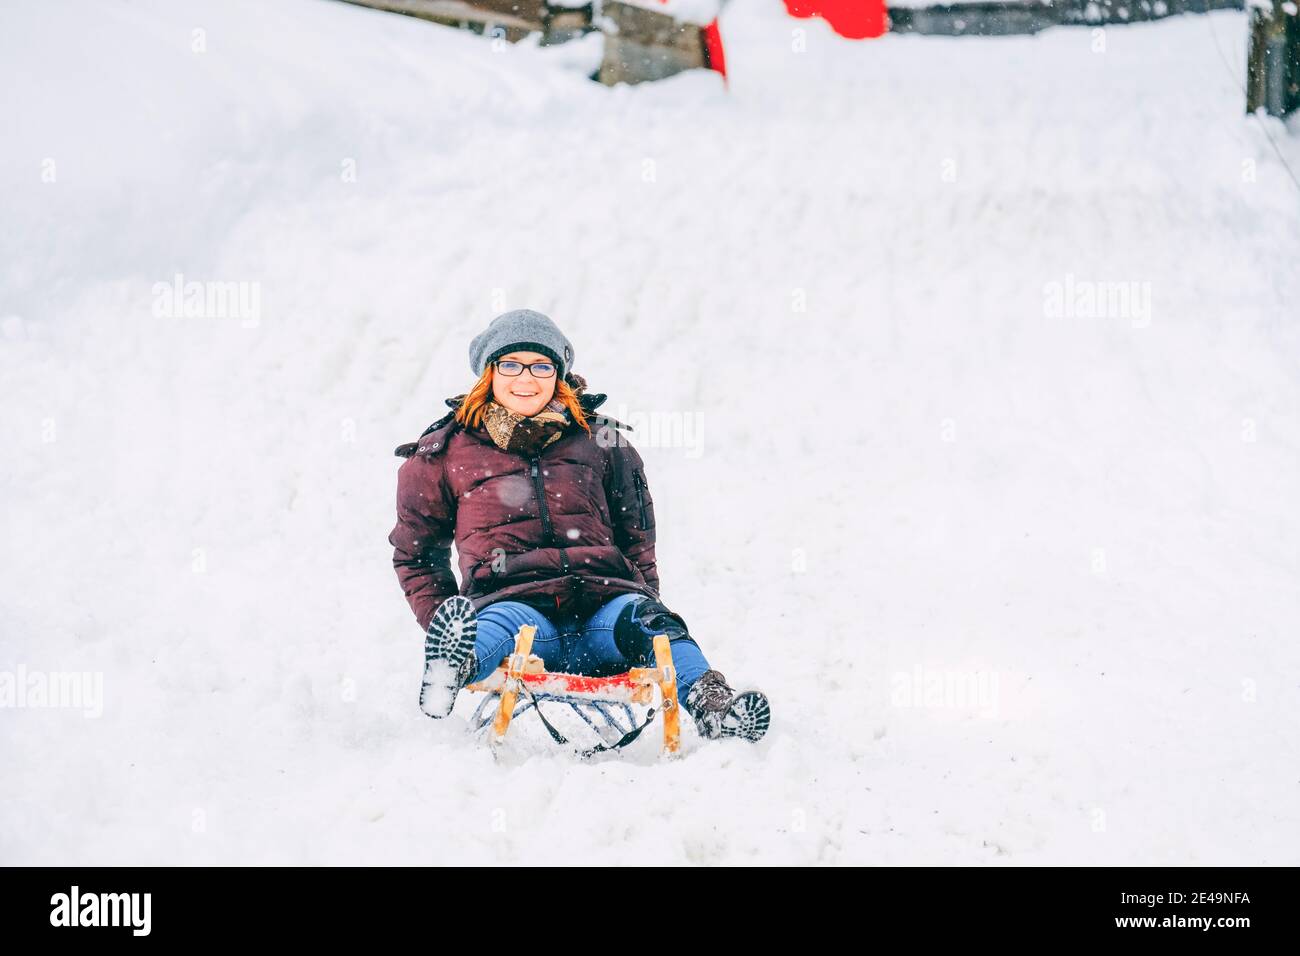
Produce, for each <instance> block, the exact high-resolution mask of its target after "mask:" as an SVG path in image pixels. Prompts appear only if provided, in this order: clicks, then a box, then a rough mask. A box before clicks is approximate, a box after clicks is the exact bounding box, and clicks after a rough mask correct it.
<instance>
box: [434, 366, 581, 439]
mask: <svg viewBox="0 0 1300 956" xmlns="http://www.w3.org/2000/svg"><path fill="white" fill-rule="evenodd" d="M495 370H496V366H494V365H492V364H491V363H489V364H488V367H487V368H485V369H484V370H483V374H482V375H480V376H479V377H478V381H477V382H475V383H474V387H473V388H471V389H470V390H469V393H468V394H466V396H465V399H464V401H462V402H461V403H460V405H459V406H458V407H457V408H456V421H458V422H460V423H461V424H462V425H465V426H466V427H469V428H477V427H478V426H479V425H481V424H483V406H484V405H486V404H487V403H488V399H490V398H491V397H492V375H493V373H494V372H495ZM554 397H555V398H557V399H559V400H560V403H561V404H562V405H563V406H564V407H565V408H567V409H568V410H569V415H570V416H572V418H573V420H574V422H576V423H577V424H578V426H579V427H580V428H582V429H583V431H585V432H586V433H587V434H589V435H590V434H591V426H590V425H588V424H587V416H586V415H585V414H584V413H583V411H582V403H581V402H579V401H578V393H577V391H575V390H574V388H573V386H571V385H570V384H569V383H568V382H566V381H565V380H564V379H560V380H559V381H557V382H556V383H555V395H554Z"/></svg>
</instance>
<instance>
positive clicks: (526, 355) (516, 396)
mask: <svg viewBox="0 0 1300 956" xmlns="http://www.w3.org/2000/svg"><path fill="white" fill-rule="evenodd" d="M497 361H498V362H520V363H522V364H524V365H530V364H532V363H533V362H551V360H550V359H549V358H547V357H546V356H545V355H542V354H541V353H540V352H507V353H506V354H505V355H502V356H501V357H500V358H498V359H497ZM551 364H552V365H554V363H553V362H552V363H551ZM555 381H556V377H555V375H554V374H552V375H551V376H549V377H548V378H534V377H533V372H532V369H528V368H525V369H524V370H523V371H522V372H520V373H519V374H518V375H502V374H501V370H500V369H498V368H496V367H495V366H494V367H493V370H492V397H493V398H494V399H496V403H497V404H498V405H504V406H505V407H506V408H508V409H510V410H511V411H512V412H518V413H519V414H520V415H525V416H528V417H532V416H533V415H536V414H537V413H538V412H540V411H541V410H542V409H543V408H545V407H546V403H547V402H549V401H550V400H551V399H552V398H553V397H554V395H555Z"/></svg>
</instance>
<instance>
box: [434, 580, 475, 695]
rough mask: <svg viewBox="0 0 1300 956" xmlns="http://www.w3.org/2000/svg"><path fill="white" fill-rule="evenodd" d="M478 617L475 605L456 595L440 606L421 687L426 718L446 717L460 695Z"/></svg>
mask: <svg viewBox="0 0 1300 956" xmlns="http://www.w3.org/2000/svg"><path fill="white" fill-rule="evenodd" d="M477 634H478V616H477V615H476V614H475V612H474V602H472V601H471V600H469V598H466V597H461V596H460V595H456V596H454V597H449V598H447V600H445V601H443V602H442V604H441V605H439V606H438V610H437V611H436V612H435V613H434V615H433V619H432V620H431V621H429V631H428V633H427V634H426V635H425V638H424V679H423V680H422V681H421V683H420V710H422V711H424V713H425V715H426V716H429V717H433V718H435V719H436V718H439V717H446V716H447V715H448V714H450V713H451V711H452V708H454V707H455V706H456V695H457V694H458V693H460V669H461V665H463V664H464V663H465V661H466V659H467V658H468V657H469V655H470V654H471V653H473V651H474V638H475V636H476V635H477Z"/></svg>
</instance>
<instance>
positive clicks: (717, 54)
mask: <svg viewBox="0 0 1300 956" xmlns="http://www.w3.org/2000/svg"><path fill="white" fill-rule="evenodd" d="M659 2H660V3H667V2H668V0H659ZM703 36H704V61H705V63H706V64H707V65H708V67H709V69H710V70H716V71H718V72H719V73H721V74H722V78H723V79H724V80H725V79H726V78H727V58H726V57H725V56H724V55H723V53H722V34H721V33H720V32H719V31H718V18H717V17H714V18H713V22H712V23H710V24H709V25H708V26H707V27H705V28H704V33H703Z"/></svg>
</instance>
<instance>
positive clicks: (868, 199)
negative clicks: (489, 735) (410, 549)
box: [0, 0, 1300, 864]
mask: <svg viewBox="0 0 1300 956" xmlns="http://www.w3.org/2000/svg"><path fill="white" fill-rule="evenodd" d="M800 29H802V30H805V31H806V42H807V49H806V52H794V50H793V49H792V31H794V30H800ZM195 30H201V31H203V32H202V33H201V34H196V33H195V32H194V31H195ZM722 31H723V35H724V39H725V42H726V43H727V53H728V57H729V65H730V68H731V84H730V89H729V90H726V89H724V87H723V84H722V83H721V82H720V80H719V78H718V77H717V76H716V75H714V74H706V73H693V74H688V75H681V76H678V77H675V78H673V79H670V80H668V81H665V82H661V83H655V84H647V85H643V86H639V87H636V88H627V87H623V88H616V89H608V88H604V87H601V86H599V85H597V84H594V83H592V82H590V81H588V80H587V79H586V78H585V75H584V72H585V71H586V70H587V69H588V68H589V67H590V65H591V61H592V57H593V54H594V56H596V57H598V56H599V49H598V44H599V39H598V38H592V39H591V40H590V41H589V42H587V43H585V44H583V45H579V46H576V47H561V48H555V49H544V48H539V47H537V46H536V44H535V43H527V42H526V43H524V44H521V45H518V46H508V45H504V44H494V43H493V42H491V41H490V40H486V39H484V38H481V37H476V36H473V35H470V34H468V33H461V32H457V31H454V30H450V29H445V28H439V27H436V26H431V25H429V24H426V23H422V22H419V21H416V20H413V19H408V18H403V17H398V16H392V15H386V14H382V13H378V12H374V11H368V10H364V9H360V8H355V7H350V6H347V5H344V4H339V3H330V2H325V0H281V2H277V3H274V4H272V3H264V2H260V0H225V2H220V3H218V2H214V0H213V2H199V0H185V2H164V0H113V2H107V0H98V2H92V0H76V2H73V0H69V2H64V3H60V4H57V5H53V4H5V5H4V6H3V8H2V9H0V103H2V104H3V109H2V114H0V115H3V120H4V122H3V142H4V148H3V149H0V221H2V222H3V229H0V329H2V330H3V337H2V338H0V381H2V382H3V402H0V441H3V445H4V452H3V455H2V456H0V489H2V494H0V522H2V524H3V540H4V545H5V555H4V558H3V563H2V564H0V671H5V672H9V673H11V674H12V673H15V672H16V670H17V669H18V668H19V667H23V668H26V669H27V670H28V671H37V672H42V673H51V672H67V671H78V672H81V671H85V672H100V673H102V675H103V691H104V699H103V714H102V716H101V717H99V718H88V717H86V716H84V715H83V713H82V712H81V711H78V710H76V709H61V710H56V709H42V708H35V707H26V708H17V707H11V708H8V709H5V710H3V711H0V763H2V764H3V768H4V771H3V773H0V862H3V863H9V864H14V863H18V864H170V863H184V864H213V863H221V864H228V863H253V864H263V863H267V864H269V863H305V864H321V863H433V862H459V863H465V862H479V863H507V864H512V863H539V862H562V863H574V862H590V863H613V862H620V863H621V862H644V863H668V864H705V863H709V864H713V863H737V864H743V863H760V862H782V863H799V864H806V863H868V864H875V863H880V864H935V863H951V864H1059V863H1080V864H1084V863H1089V864H1135V863H1150V864H1284V863H1285V864H1297V863H1300V760H1298V758H1300V745H1298V743H1297V741H1298V740H1300V734H1298V733H1297V726H1298V724H1300V676H1298V674H1300V642H1297V640H1296V625H1297V621H1298V620H1300V591H1298V589H1297V563H1298V562H1297V558H1298V554H1297V547H1298V542H1300V527H1298V526H1297V517H1296V510H1297V504H1296V502H1297V497H1296V495H1297V489H1300V468H1298V467H1297V465H1298V462H1300V456H1298V454H1297V453H1298V452H1300V422H1298V421H1297V410H1298V407H1300V406H1298V402H1297V400H1298V399H1300V387H1298V385H1297V382H1298V381H1300V377H1298V374H1297V373H1298V372H1300V369H1298V368H1297V356H1300V336H1298V335H1297V320H1298V319H1300V315H1298V314H1297V313H1298V311H1300V309H1298V308H1297V303H1298V302H1300V267H1298V264H1300V195H1298V194H1297V191H1296V189H1295V188H1294V187H1293V185H1292V184H1291V183H1290V181H1289V180H1288V179H1287V178H1286V173H1285V170H1284V169H1283V166H1282V165H1281V163H1280V162H1279V159H1278V156H1277V155H1276V153H1275V152H1274V149H1273V146H1272V145H1270V142H1269V138H1268V136H1269V135H1271V137H1272V139H1273V140H1275V141H1276V142H1277V143H1278V145H1279V148H1280V149H1281V150H1282V151H1283V155H1284V156H1285V157H1286V160H1287V162H1288V163H1289V164H1290V166H1291V167H1292V168H1293V169H1300V147H1297V145H1296V136H1297V135H1298V134H1300V129H1298V128H1297V126H1296V124H1295V123H1292V124H1291V128H1290V130H1289V131H1288V129H1287V128H1286V127H1285V126H1284V124H1282V123H1280V122H1278V121H1276V120H1265V121H1263V122H1262V123H1261V122H1260V121H1259V120H1257V119H1254V118H1250V117H1247V116H1244V115H1243V114H1242V104H1243V94H1242V90H1241V81H1242V78H1243V77H1244V62H1243V61H1244V53H1245V36H1246V28H1245V20H1244V17H1243V15H1242V14H1240V13H1235V12H1229V13H1217V14H1213V15H1211V16H1203V17H1183V18H1174V19H1169V20H1165V21H1162V22H1157V23H1149V24H1142V25H1136V26H1130V27H1117V28H1111V29H1108V30H1106V31H1105V32H1104V41H1105V49H1104V51H1101V52H1099V51H1097V50H1096V49H1095V45H1096V40H1097V35H1096V34H1094V32H1093V31H1091V30H1084V29H1056V30H1050V31H1047V32H1045V33H1043V34H1041V35H1038V36H1034V37H1025V38H1005V39H975V38H969V37H965V38H956V39H951V38H926V37H915V36H891V37H886V38H884V39H882V40H879V41H875V42H869V43H863V42H852V41H847V40H843V39H840V38H837V37H836V36H835V35H834V34H833V33H832V32H831V31H830V30H829V29H828V28H827V27H826V26H825V24H823V23H820V22H818V21H802V20H792V19H790V18H788V17H787V16H786V15H785V14H784V11H783V9H782V7H781V5H780V4H779V3H777V2H775V0H773V2H760V0H737V2H735V3H733V4H731V5H730V6H729V7H728V8H727V10H726V12H725V13H724V16H723V20H722ZM200 41H201V43H200ZM196 43H199V45H201V46H203V50H202V52H196V51H195V49H194V46H195V45H196ZM1266 133H1267V134H1268V135H1266ZM349 160H351V161H352V162H353V163H354V164H355V166H354V167H349V166H348V165H347V163H348V161H349ZM348 168H355V171H356V176H355V181H354V182H353V181H349V177H347V176H346V175H344V173H345V171H346V170H347V169H348ZM50 179H52V181H47V180H50ZM178 273H180V274H182V275H183V276H184V277H185V279H186V280H187V281H247V282H255V283H258V286H257V288H258V289H259V290H260V297H261V298H260V314H259V320H258V322H257V323H256V324H255V325H252V327H247V324H246V323H242V322H240V321H239V320H238V319H231V318H215V317H208V318H185V317H184V316H176V317H159V316H157V315H155V314H154V310H153V305H154V302H155V293H154V286H155V284H157V283H160V282H162V283H166V282H170V281H172V279H173V277H174V276H175V275H176V274H178ZM1067 282H1069V283H1074V287H1075V288H1078V287H1087V283H1098V282H1125V283H1127V282H1133V283H1137V284H1138V285H1137V286H1135V287H1134V288H1136V289H1141V290H1145V291H1146V292H1149V295H1150V304H1151V307H1150V312H1149V315H1146V316H1143V315H1133V316H1127V315H1122V314H1101V315H1075V314H1066V315H1060V314H1054V313H1053V311H1052V309H1050V308H1049V307H1048V301H1049V299H1050V289H1051V288H1053V286H1052V284H1053V283H1060V284H1062V285H1064V284H1065V283H1067ZM1080 284H1082V286H1081V285H1080ZM520 306H530V307H534V308H539V309H542V310H544V311H546V312H548V313H550V314H552V315H553V316H554V317H555V318H556V320H557V321H558V322H559V324H560V325H561V327H562V328H564V329H565V330H566V332H567V333H568V334H569V336H570V338H571V339H572V340H573V341H574V343H575V346H576V351H577V361H576V365H575V369H576V371H578V372H579V373H581V374H584V375H586V376H587V377H588V379H589V381H590V383H591V388H592V389H593V390H595V391H605V392H608V393H609V395H610V402H609V405H608V406H607V409H608V410H609V411H611V412H612V413H614V414H616V415H617V414H619V412H620V411H623V412H624V413H625V414H627V415H629V416H633V417H635V416H638V415H641V416H644V415H647V414H653V415H654V416H657V417H656V419H655V420H657V421H663V420H667V421H671V420H672V419H673V416H679V417H680V418H681V420H683V421H689V422H691V423H693V424H694V425H696V426H698V428H699V439H700V441H699V444H698V447H697V448H694V449H693V448H691V447H688V446H687V443H685V442H676V443H669V444H667V445H664V446H657V445H656V443H655V442H653V441H650V440H648V439H646V438H643V437H642V438H639V437H638V435H639V433H638V434H634V436H633V440H634V443H636V444H638V447H639V448H640V450H641V451H642V453H643V455H644V456H645V458H646V461H647V465H648V468H649V479H650V487H651V490H652V492H653V494H654V497H655V505H656V513H657V517H658V525H659V563H660V570H661V573H662V578H663V596H664V599H665V600H666V601H667V602H668V603H669V605H670V606H672V607H673V608H675V609H677V610H679V611H680V612H681V613H682V614H683V615H684V616H685V617H686V619H687V620H688V621H689V623H690V625H691V627H692V630H693V632H694V633H695V634H696V635H697V637H698V638H699V640H700V641H701V643H702V644H703V645H704V646H705V648H706V650H707V651H708V653H709V655H710V660H711V662H712V663H713V664H714V665H715V666H716V667H718V668H719V669H720V670H722V671H723V672H724V673H725V674H727V675H728V677H729V678H730V679H731V680H732V682H733V683H734V684H737V685H745V684H753V685H755V686H758V687H761V688H762V689H763V690H765V691H766V692H767V693H768V694H769V695H770V697H771V699H772V702H773V715H774V723H773V727H772V730H771V732H770V734H769V735H768V737H767V738H766V739H765V740H764V741H762V742H761V743H760V744H759V745H757V746H755V745H750V744H746V743H743V742H736V741H727V742H720V743H708V742H703V741H700V740H698V739H697V738H696V737H695V735H694V733H693V731H688V732H687V735H686V738H685V741H684V748H683V749H684V753H683V755H682V756H681V757H680V758H679V759H676V760H672V761H661V760H659V759H658V757H657V753H656V741H655V739H654V737H653V736H652V735H649V734H647V736H646V737H644V738H643V739H642V740H640V741H638V742H637V744H636V746H634V747H633V748H632V749H631V750H630V751H629V752H627V753H626V754H625V755H622V756H619V757H615V758H612V759H600V760H596V761H593V762H591V763H586V764H584V763H579V762H577V761H575V760H574V759H573V758H572V757H570V756H567V755H565V754H564V753H562V752H559V751H557V750H556V748H554V746H553V745H552V744H551V743H550V741H549V739H548V738H546V737H545V736H544V735H543V734H542V733H541V728H540V726H539V725H537V723H536V721H535V720H534V719H532V718H529V719H527V720H523V719H521V723H520V725H519V726H518V727H517V728H516V731H517V732H515V731H512V736H513V740H512V741H511V743H510V745H509V747H508V749H507V751H506V753H505V754H503V756H502V759H501V760H499V761H498V760H494V758H493V756H492V755H491V754H490V752H489V750H488V749H487V747H486V746H485V745H483V744H482V743H481V742H479V741H476V740H473V739H472V738H470V737H468V736H467V723H466V715H467V713H468V710H469V704H470V701H468V700H465V699H463V700H462V701H461V702H460V704H459V705H458V710H457V713H456V715H454V716H453V717H452V718H450V719H449V720H447V721H445V722H433V721H430V720H429V719H427V718H425V717H424V716H423V715H422V714H421V713H420V711H419V710H418V708H417V706H416V695H417V690H418V684H419V671H420V664H421V659H422V653H421V652H422V646H421V634H420V633H419V630H418V627H417V625H416V624H415V622H414V619H413V617H412V616H411V613H410V611H409V609H408V607H407V605H406V603H405V601H404V600H403V598H402V595H401V592H400V590H399V588H398V585H397V582H396V579H395V576H394V574H393V571H392V567H391V563H390V561H391V549H390V548H389V546H388V544H387V542H386V537H387V534H388V532H389V530H390V528H391V526H392V523H393V518H394V490H395V476H396V471H397V466H398V464H399V460H398V459H396V458H394V457H393V455H392V449H393V447H394V446H396V445H397V444H399V443H401V442H405V441H409V440H412V439H414V438H416V437H417V436H418V435H419V433H420V432H421V430H422V429H423V428H424V427H425V426H426V425H427V424H428V423H429V422H431V421H433V420H434V419H435V418H437V417H439V416H440V415H441V414H442V412H443V410H444V409H443V403H442V400H443V398H444V397H446V396H448V395H452V394H456V393H458V392H460V391H463V390H464V389H465V388H466V387H467V386H468V385H469V384H470V382H471V380H472V375H471V373H470V371H469V368H468V362H467V358H466V348H467V344H468V341H469V339H470V337H471V336H472V335H473V334H474V333H475V332H477V331H478V330H479V329H480V328H481V327H482V326H483V325H485V324H486V322H487V321H488V319H490V318H491V316H492V315H494V314H496V312H498V311H502V310H504V309H505V308H514V307H520ZM963 682H965V683H964V684H963ZM972 682H982V683H980V684H979V686H980V687H981V688H982V690H981V693H980V694H979V695H978V698H977V699H972V698H971V697H969V696H963V695H962V694H961V693H958V691H959V690H960V689H961V688H962V687H963V686H965V687H969V686H971V685H972ZM914 683H915V688H914ZM916 688H919V689H921V690H922V691H923V692H922V693H920V694H919V695H918V694H914V693H913V690H914V689H916Z"/></svg>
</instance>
